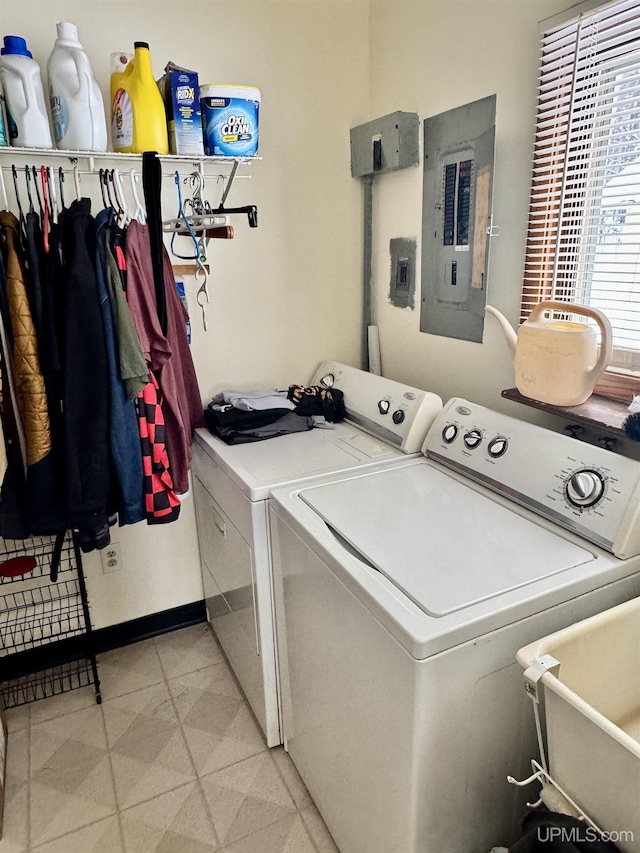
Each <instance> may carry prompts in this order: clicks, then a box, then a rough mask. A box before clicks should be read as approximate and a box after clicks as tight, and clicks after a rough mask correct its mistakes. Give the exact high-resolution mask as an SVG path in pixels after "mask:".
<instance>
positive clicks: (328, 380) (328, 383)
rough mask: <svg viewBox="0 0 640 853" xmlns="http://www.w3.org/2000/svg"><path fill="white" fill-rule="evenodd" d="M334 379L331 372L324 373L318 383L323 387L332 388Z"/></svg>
mask: <svg viewBox="0 0 640 853" xmlns="http://www.w3.org/2000/svg"><path fill="white" fill-rule="evenodd" d="M335 381H336V378H335V376H334V375H333V373H325V375H324V376H323V377H322V379H321V380H320V384H321V385H322V387H323V388H333V383H334V382H335Z"/></svg>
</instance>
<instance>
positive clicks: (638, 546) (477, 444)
mask: <svg viewBox="0 0 640 853" xmlns="http://www.w3.org/2000/svg"><path fill="white" fill-rule="evenodd" d="M423 452H424V454H425V456H428V457H429V458H430V459H433V460H434V461H437V462H439V463H442V464H443V465H446V466H447V467H448V468H452V469H454V470H456V471H457V472H459V473H460V474H463V475H464V476H466V477H469V478H470V479H472V480H474V481H476V482H479V483H482V484H483V485H485V486H487V487H488V488H489V489H491V490H492V491H494V492H497V493H499V494H501V495H502V496H503V497H505V498H507V499H509V500H512V501H514V502H515V503H518V504H521V505H522V506H526V507H527V508H529V509H531V510H533V511H534V512H536V513H538V514H539V515H541V516H544V517H546V518H548V519H549V520H551V521H554V522H556V523H558V524H560V525H562V526H563V527H565V528H567V529H569V530H572V531H573V532H575V533H577V534H578V535H580V536H583V537H584V538H585V539H588V540H589V541H591V542H594V543H596V544H597V545H600V546H601V547H603V548H605V549H606V550H608V551H612V552H613V553H614V554H616V556H618V557H622V558H628V557H631V556H635V555H636V554H640V462H638V461H636V460H633V459H629V458H628V457H626V456H620V455H619V454H616V453H613V452H612V451H610V450H606V449H605V448H602V447H594V446H593V445H590V444H586V443H584V442H581V441H578V440H577V439H575V438H570V437H569V436H566V435H561V434H559V433H556V432H553V431H551V430H548V429H544V428H543V427H540V426H537V425H535V424H531V423H527V422H525V421H519V420H516V419H515V418H510V417H509V416H507V415H502V414H500V413H499V412H494V411H492V410H491V409H487V408H484V407H483V406H479V405H477V404H475V403H470V402H468V401H467V400H462V399H459V398H454V399H452V400H450V401H449V402H448V403H447V404H446V405H445V407H444V409H443V411H442V413H441V414H440V416H439V417H438V418H437V419H436V421H435V422H434V423H433V425H432V427H431V430H430V431H429V434H428V436H427V439H426V441H425V444H424V446H423Z"/></svg>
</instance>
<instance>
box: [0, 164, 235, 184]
mask: <svg viewBox="0 0 640 853" xmlns="http://www.w3.org/2000/svg"><path fill="white" fill-rule="evenodd" d="M37 165H38V167H40V166H41V165H44V164H43V163H40V162H38V164H37ZM20 168H22V166H21V167H20ZM74 168H75V169H77V171H74ZM114 168H118V167H117V166H116V167H114ZM0 170H1V171H3V172H5V173H6V174H9V175H10V174H11V164H9V165H7V166H0ZM62 170H63V172H64V173H65V175H70V176H73V175H74V174H77V175H81V176H82V177H87V176H91V175H95V177H96V178H99V177H100V169H80V168H78V167H77V166H76V167H73V166H71V167H66V168H65V167H64V166H63V167H62ZM57 171H58V170H57V169H56V172H57ZM119 171H122V170H120V169H119ZM126 171H127V172H130V171H131V170H130V169H128V170H126ZM134 172H135V174H136V175H137V176H138V177H142V169H140V170H134ZM174 175H175V170H174V171H173V172H163V173H162V177H163V178H171V179H173V177H174ZM190 175H191V172H188V173H185V174H184V175H182V177H183V178H184V179H185V180H186V179H188V178H189V176H190ZM250 177H251V175H236V176H235V178H234V180H236V181H237V180H244V179H248V178H250ZM229 178H230V175H223V174H216V175H207V180H208V181H226V180H228V179H229Z"/></svg>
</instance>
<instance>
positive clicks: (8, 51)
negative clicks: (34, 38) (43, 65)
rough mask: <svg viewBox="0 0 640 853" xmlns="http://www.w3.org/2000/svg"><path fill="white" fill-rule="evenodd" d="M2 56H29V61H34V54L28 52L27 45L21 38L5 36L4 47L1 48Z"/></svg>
mask: <svg viewBox="0 0 640 853" xmlns="http://www.w3.org/2000/svg"><path fill="white" fill-rule="evenodd" d="M0 54H2V56H5V55H7V56H10V55H14V56H15V55H18V56H28V57H29V59H33V54H32V53H31V51H30V50H27V43H26V41H25V40H24V39H23V38H22V37H21V36H5V37H4V47H3V48H0Z"/></svg>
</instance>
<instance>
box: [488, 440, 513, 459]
mask: <svg viewBox="0 0 640 853" xmlns="http://www.w3.org/2000/svg"><path fill="white" fill-rule="evenodd" d="M507 447H509V440H508V439H507V438H505V436H504V435H496V437H495V438H492V439H491V441H490V442H489V446H488V447H487V453H488V454H489V456H491V458H492V459H498V458H499V457H500V456H504V454H505V453H506V452H507Z"/></svg>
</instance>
